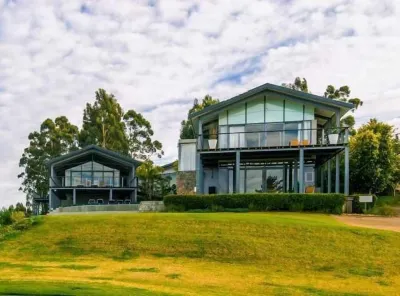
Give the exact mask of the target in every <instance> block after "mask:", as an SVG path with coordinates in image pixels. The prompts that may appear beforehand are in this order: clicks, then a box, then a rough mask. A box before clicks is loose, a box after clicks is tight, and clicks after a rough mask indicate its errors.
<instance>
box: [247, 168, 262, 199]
mask: <svg viewBox="0 0 400 296" xmlns="http://www.w3.org/2000/svg"><path fill="white" fill-rule="evenodd" d="M246 173H247V176H246V192H247V193H256V192H262V191H263V188H262V187H263V184H262V183H263V182H262V169H256V170H247V172H246Z"/></svg>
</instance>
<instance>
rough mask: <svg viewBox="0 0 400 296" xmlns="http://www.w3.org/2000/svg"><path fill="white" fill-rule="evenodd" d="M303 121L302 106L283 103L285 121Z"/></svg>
mask: <svg viewBox="0 0 400 296" xmlns="http://www.w3.org/2000/svg"><path fill="white" fill-rule="evenodd" d="M302 120H303V104H300V103H297V102H292V101H290V100H286V101H285V121H302Z"/></svg>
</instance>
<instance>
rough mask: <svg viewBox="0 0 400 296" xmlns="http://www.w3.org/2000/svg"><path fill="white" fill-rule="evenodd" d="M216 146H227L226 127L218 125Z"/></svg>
mask: <svg viewBox="0 0 400 296" xmlns="http://www.w3.org/2000/svg"><path fill="white" fill-rule="evenodd" d="M218 142H219V143H218V147H219V148H228V127H227V126H220V127H219V135H218Z"/></svg>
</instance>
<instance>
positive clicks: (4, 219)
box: [0, 208, 13, 226]
mask: <svg viewBox="0 0 400 296" xmlns="http://www.w3.org/2000/svg"><path fill="white" fill-rule="evenodd" d="M11 215H12V211H10V210H8V209H5V208H3V209H2V210H0V226H5V225H11V224H12V223H13V220H12V217H11Z"/></svg>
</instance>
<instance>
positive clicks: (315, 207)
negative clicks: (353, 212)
mask: <svg viewBox="0 0 400 296" xmlns="http://www.w3.org/2000/svg"><path fill="white" fill-rule="evenodd" d="M344 202H345V196H344V195H343V194H323V193H315V194H300V193H257V194H253V193H249V194H209V195H168V196H166V197H164V204H165V206H166V208H167V210H168V209H171V210H182V211H190V210H212V209H215V208H216V209H224V208H229V209H237V208H241V209H243V208H247V209H249V210H251V211H293V212H300V211H307V212H325V213H334V214H341V213H342V209H343V205H344Z"/></svg>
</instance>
